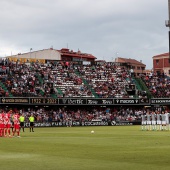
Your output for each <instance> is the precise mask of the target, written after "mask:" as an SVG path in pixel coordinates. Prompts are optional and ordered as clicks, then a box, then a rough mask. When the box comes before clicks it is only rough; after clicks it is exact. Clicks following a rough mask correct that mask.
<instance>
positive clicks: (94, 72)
mask: <svg viewBox="0 0 170 170" xmlns="http://www.w3.org/2000/svg"><path fill="white" fill-rule="evenodd" d="M22 5H23V4H22ZM168 5H169V8H170V1H168ZM169 13H170V11H169ZM26 18H27V17H26ZM24 19H25V18H24ZM166 26H167V27H168V28H170V15H169V20H168V21H166ZM13 27H14V26H13ZM169 42H170V31H169ZM152 60H153V69H150V70H147V69H146V65H145V63H143V62H142V60H140V61H138V60H136V59H132V58H122V57H116V58H115V60H114V61H110V62H108V61H106V60H104V59H103V60H98V59H97V57H96V56H94V55H92V54H88V53H84V52H81V51H80V50H78V51H73V50H70V49H69V48H62V49H60V50H57V49H54V48H53V47H51V48H49V49H42V50H37V51H33V49H32V48H30V51H29V52H26V53H18V54H15V55H12V52H11V55H9V56H5V57H1V58H0V169H1V170H86V169H88V170H152V169H153V170H159V169H161V170H169V169H170V163H169V158H170V43H169V52H167V53H163V54H157V55H155V56H153V57H152Z"/></svg>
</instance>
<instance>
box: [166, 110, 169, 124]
mask: <svg viewBox="0 0 170 170" xmlns="http://www.w3.org/2000/svg"><path fill="white" fill-rule="evenodd" d="M169 115H170V114H169V113H165V120H166V124H169Z"/></svg>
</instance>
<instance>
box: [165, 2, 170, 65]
mask: <svg viewBox="0 0 170 170" xmlns="http://www.w3.org/2000/svg"><path fill="white" fill-rule="evenodd" d="M168 14H169V20H166V21H165V25H166V27H169V62H170V0H168Z"/></svg>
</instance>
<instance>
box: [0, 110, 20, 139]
mask: <svg viewBox="0 0 170 170" xmlns="http://www.w3.org/2000/svg"><path fill="white" fill-rule="evenodd" d="M19 117H20V116H19V114H18V113H17V112H15V113H13V111H12V110H9V111H8V112H4V111H2V112H1V113H0V137H14V136H15V135H16V134H17V137H20V121H19ZM11 129H12V130H11Z"/></svg>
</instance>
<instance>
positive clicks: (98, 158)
mask: <svg viewBox="0 0 170 170" xmlns="http://www.w3.org/2000/svg"><path fill="white" fill-rule="evenodd" d="M91 130H94V134H91V133H90V132H91ZM0 169H1V170H84V169H87V170H121V169H122V170H140V169H141V170H152V169H153V170H157V169H161V170H169V169H170V131H141V127H140V126H114V127H113V126H107V127H106V126H105V127H104V126H102V127H71V128H67V127H56V128H35V132H29V129H25V132H24V133H23V132H21V138H0Z"/></svg>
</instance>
